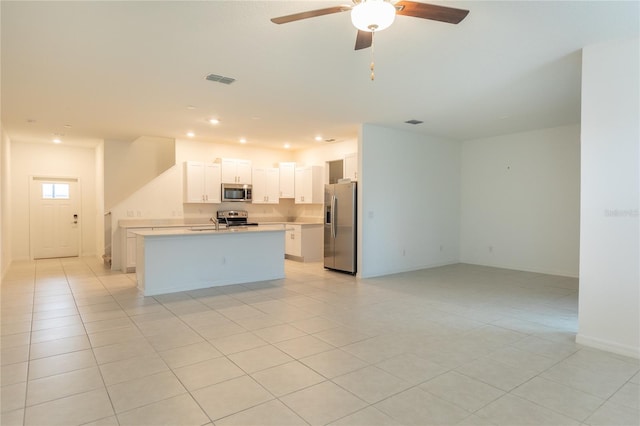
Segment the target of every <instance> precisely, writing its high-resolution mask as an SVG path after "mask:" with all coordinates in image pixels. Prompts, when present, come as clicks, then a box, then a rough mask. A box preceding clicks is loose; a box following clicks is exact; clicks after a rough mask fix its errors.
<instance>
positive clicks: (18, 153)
mask: <svg viewBox="0 0 640 426" xmlns="http://www.w3.org/2000/svg"><path fill="white" fill-rule="evenodd" d="M95 161H96V156H95V149H94V148H93V147H91V148H86V147H79V146H68V145H53V144H41V143H28V142H17V141H12V142H11V187H10V191H11V195H12V199H11V231H12V235H11V237H12V238H11V250H12V257H13V260H24V259H29V257H30V250H29V182H30V178H31V176H46V177H77V178H79V181H80V188H81V194H82V205H81V216H80V221H81V234H82V240H81V255H82V256H90V255H96V254H97V253H96V230H97V228H96V172H95V168H96V164H95Z"/></svg>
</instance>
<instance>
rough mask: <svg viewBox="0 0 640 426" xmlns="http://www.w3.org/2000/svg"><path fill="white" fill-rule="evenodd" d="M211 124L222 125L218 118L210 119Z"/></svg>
mask: <svg viewBox="0 0 640 426" xmlns="http://www.w3.org/2000/svg"><path fill="white" fill-rule="evenodd" d="M209 123H211V124H213V125H216V124H220V120H218V119H217V118H210V119H209Z"/></svg>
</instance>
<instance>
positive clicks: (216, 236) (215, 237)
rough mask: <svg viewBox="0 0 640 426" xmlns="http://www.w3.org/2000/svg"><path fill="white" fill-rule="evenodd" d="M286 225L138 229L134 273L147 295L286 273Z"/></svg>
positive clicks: (141, 288) (275, 276) (277, 276)
mask: <svg viewBox="0 0 640 426" xmlns="http://www.w3.org/2000/svg"><path fill="white" fill-rule="evenodd" d="M284 232H285V230H284V227H282V226H269V227H263V226H260V227H256V228H255V229H251V228H249V229H239V230H234V231H229V230H224V231H223V230H221V231H191V230H173V231H172V230H167V231H138V232H136V234H137V237H136V238H137V252H136V254H137V259H138V261H137V262H138V264H137V267H136V278H137V281H138V288H139V289H140V290H141V291H142V292H143V293H144V295H145V296H153V295H157V294H165V293H175V292H179V291H188V290H196V289H202V288H208V287H216V286H223V285H229V284H241V283H248V282H255V281H266V280H275V279H280V278H284Z"/></svg>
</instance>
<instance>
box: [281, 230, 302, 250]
mask: <svg viewBox="0 0 640 426" xmlns="http://www.w3.org/2000/svg"><path fill="white" fill-rule="evenodd" d="M287 228H291V229H290V230H288V231H286V232H285V237H286V241H285V243H284V252H285V254H288V255H290V256H298V257H301V256H302V231H301V226H300V225H287Z"/></svg>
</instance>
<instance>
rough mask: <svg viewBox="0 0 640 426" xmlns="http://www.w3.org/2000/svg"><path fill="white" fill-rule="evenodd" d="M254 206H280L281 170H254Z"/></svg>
mask: <svg viewBox="0 0 640 426" xmlns="http://www.w3.org/2000/svg"><path fill="white" fill-rule="evenodd" d="M252 188H253V191H252V200H251V202H252V203H253V204H278V202H279V199H280V169H275V168H255V169H253V187H252Z"/></svg>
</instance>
